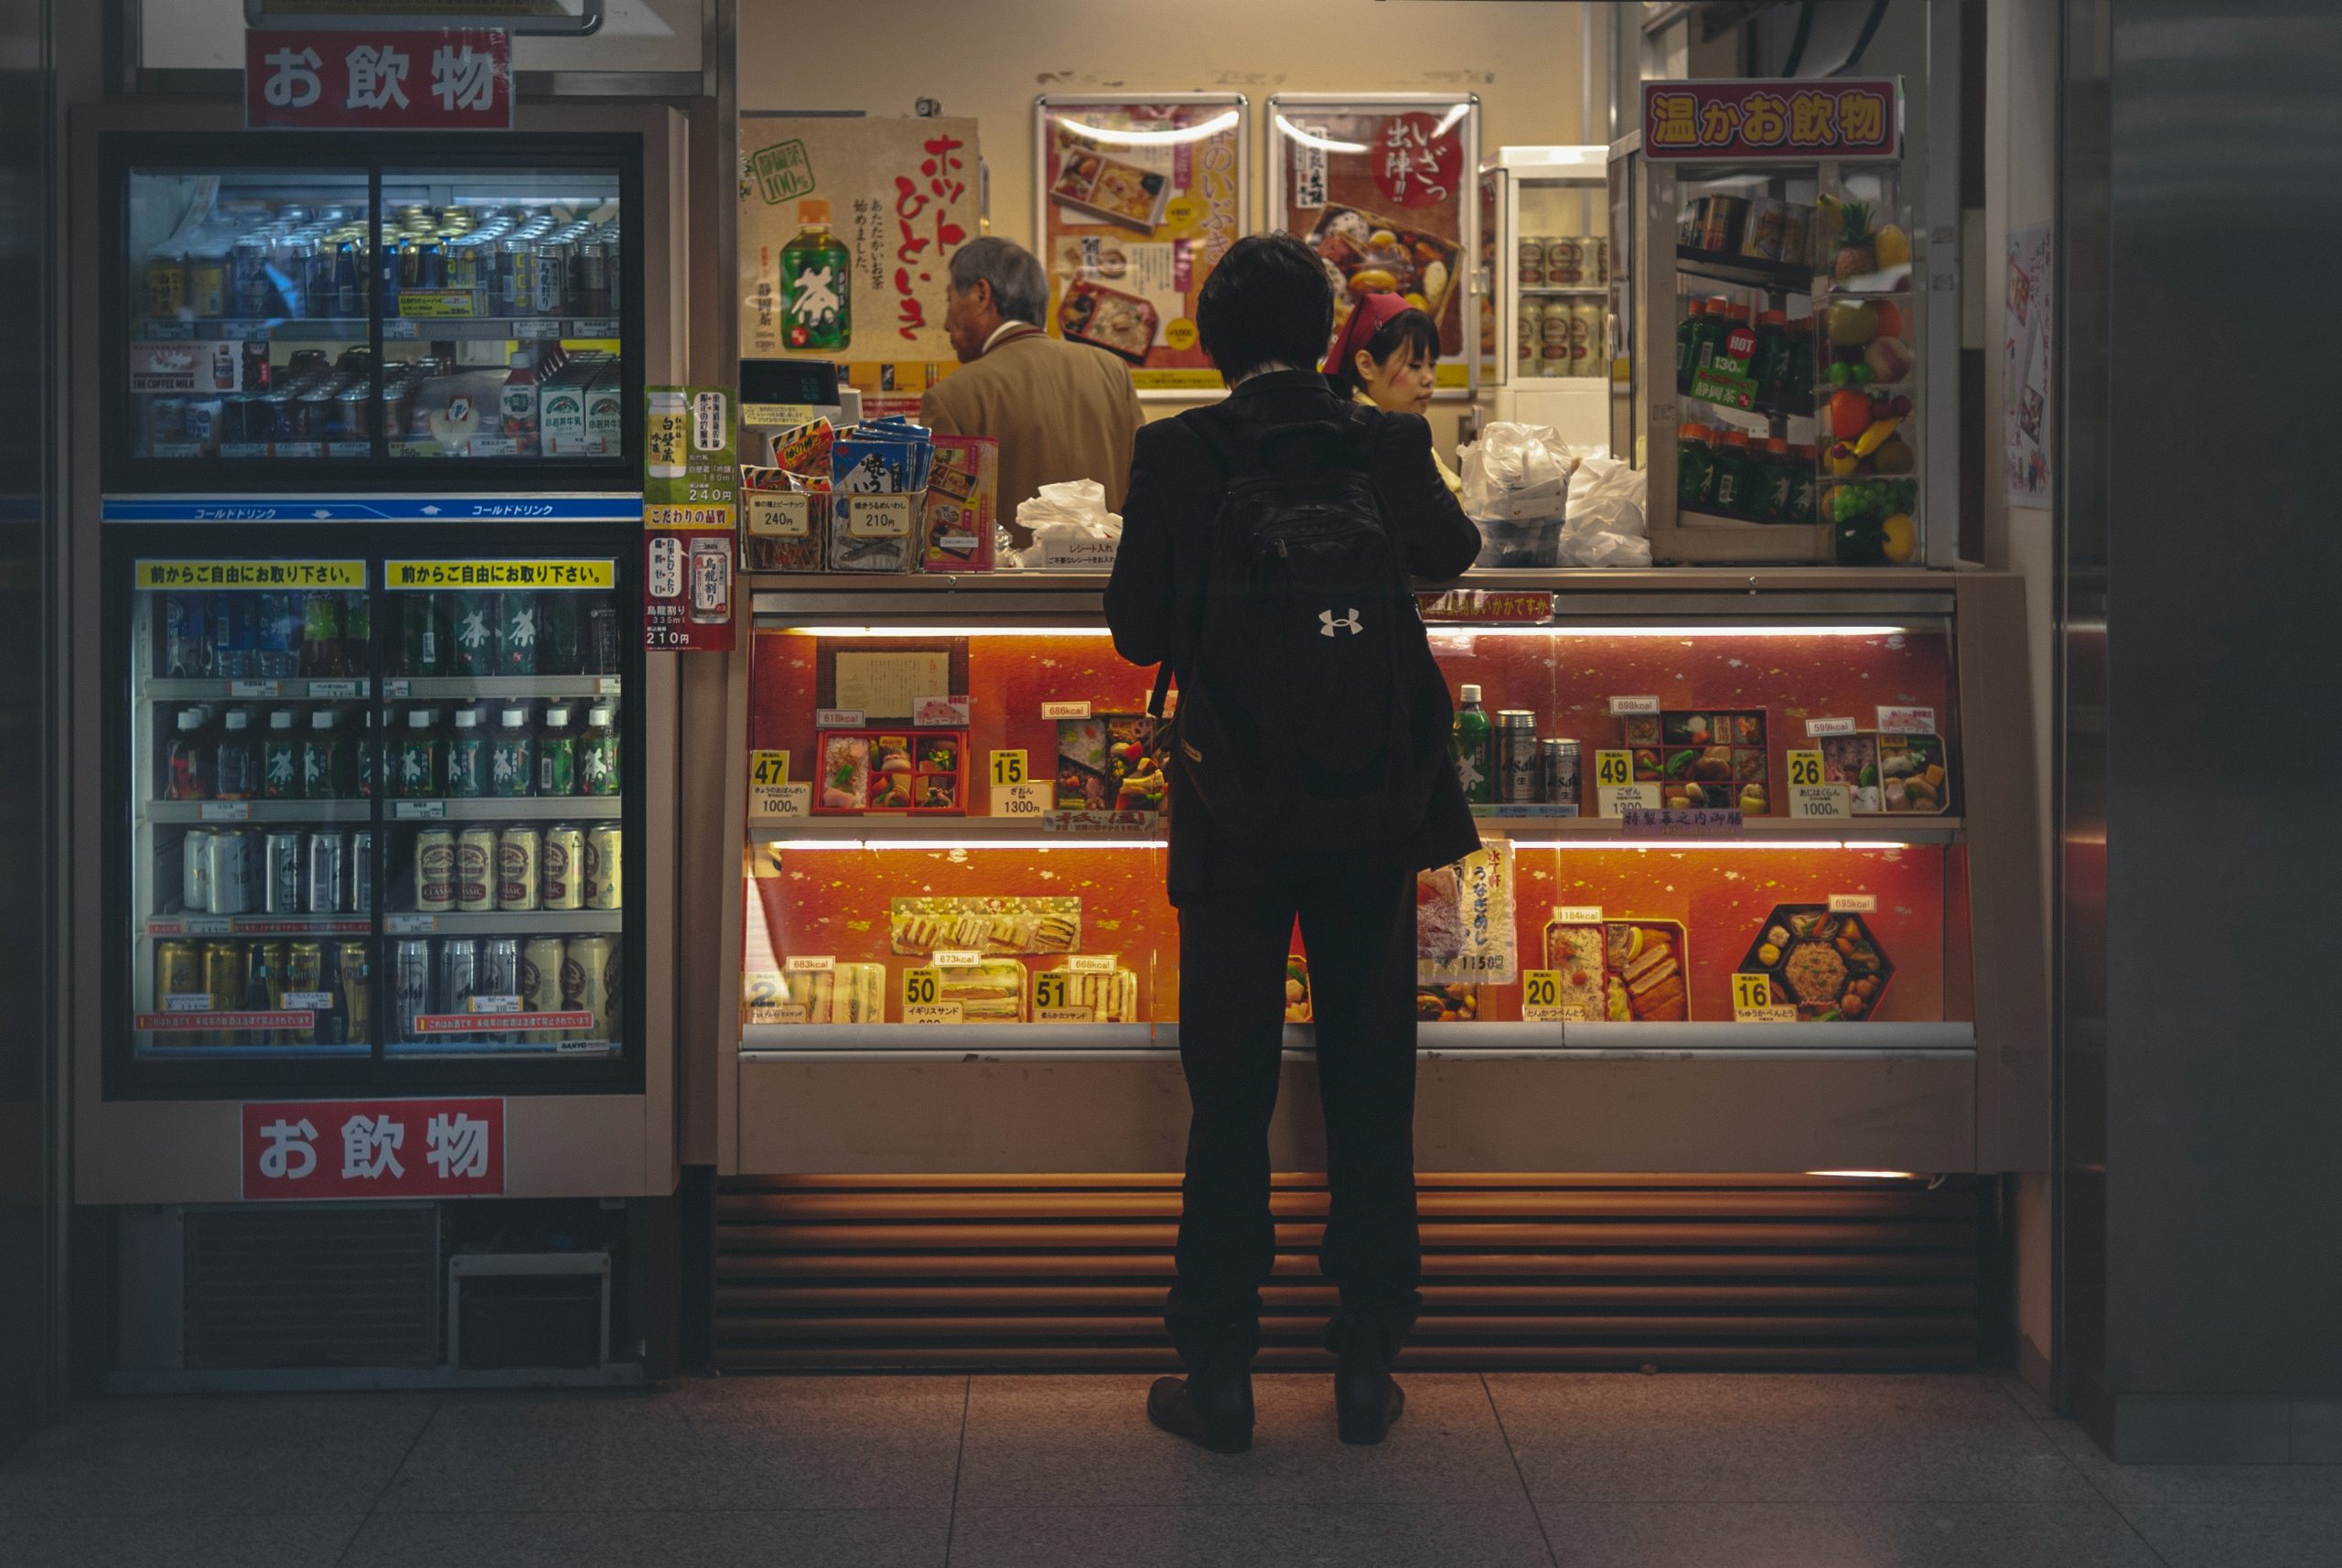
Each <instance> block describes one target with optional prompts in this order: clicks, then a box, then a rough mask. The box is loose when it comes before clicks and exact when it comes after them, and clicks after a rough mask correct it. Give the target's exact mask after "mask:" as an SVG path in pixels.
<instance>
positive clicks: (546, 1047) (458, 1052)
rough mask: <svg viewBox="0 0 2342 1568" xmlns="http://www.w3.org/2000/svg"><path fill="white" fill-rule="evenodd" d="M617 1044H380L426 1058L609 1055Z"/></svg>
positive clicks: (394, 1052)
mask: <svg viewBox="0 0 2342 1568" xmlns="http://www.w3.org/2000/svg"><path fill="white" fill-rule="evenodd" d="M618 1049H619V1047H617V1046H614V1045H612V1044H610V1042H609V1041H607V1040H542V1041H540V1040H470V1041H455V1040H392V1041H391V1042H389V1043H388V1044H386V1045H384V1046H383V1047H382V1054H383V1055H384V1056H386V1057H406V1058H411V1059H428V1058H434V1057H466V1058H472V1059H475V1060H477V1059H478V1058H481V1057H610V1056H616V1055H618Z"/></svg>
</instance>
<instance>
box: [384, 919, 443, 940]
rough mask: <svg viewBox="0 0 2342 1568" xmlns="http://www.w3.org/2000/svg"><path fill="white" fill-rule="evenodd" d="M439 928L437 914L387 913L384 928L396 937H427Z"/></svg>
mask: <svg viewBox="0 0 2342 1568" xmlns="http://www.w3.org/2000/svg"><path fill="white" fill-rule="evenodd" d="M382 929H384V930H385V931H388V932H389V933H390V934H391V935H392V936H394V937H427V936H429V935H430V934H431V933H432V932H434V931H435V930H437V929H439V917H438V916H436V915H385V916H383V917H382Z"/></svg>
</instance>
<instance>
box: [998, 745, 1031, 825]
mask: <svg viewBox="0 0 2342 1568" xmlns="http://www.w3.org/2000/svg"><path fill="white" fill-rule="evenodd" d="M992 782H993V788H994V789H1001V788H1003V787H1004V786H1006V785H1010V784H1022V783H1024V782H1025V754H1024V753H1023V752H1021V751H995V752H994V753H993V754H992ZM993 814H994V816H998V815H999V814H1000V813H999V812H997V811H995V812H994V813H993Z"/></svg>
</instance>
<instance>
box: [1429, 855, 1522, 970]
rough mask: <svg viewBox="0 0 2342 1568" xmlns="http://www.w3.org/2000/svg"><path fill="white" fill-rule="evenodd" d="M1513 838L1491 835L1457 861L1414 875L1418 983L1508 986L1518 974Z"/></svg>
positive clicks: (1518, 945) (1518, 947)
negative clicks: (1470, 852)
mask: <svg viewBox="0 0 2342 1568" xmlns="http://www.w3.org/2000/svg"><path fill="white" fill-rule="evenodd" d="M1513 886H1514V884H1513V865H1512V841H1511V840H1510V839H1500V838H1491V839H1488V840H1487V841H1486V842H1485V843H1483V845H1482V846H1481V848H1480V849H1479V850H1478V851H1477V852H1476V853H1475V854H1468V855H1466V856H1465V857H1464V858H1463V859H1462V860H1459V861H1457V862H1456V864H1455V865H1442V866H1435V867H1434V868H1433V869H1432V870H1429V871H1425V872H1421V873H1419V874H1417V875H1416V877H1415V983H1417V984H1418V985H1421V984H1423V983H1427V982H1433V981H1438V982H1448V981H1462V982H1466V983H1475V984H1489V985H1510V984H1512V983H1514V982H1515V981H1517V980H1518V979H1519V978H1520V975H1519V972H1518V970H1519V963H1520V944H1519V943H1518V941H1517V940H1515V938H1514V933H1513V918H1514V905H1513Z"/></svg>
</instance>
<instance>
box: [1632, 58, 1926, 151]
mask: <svg viewBox="0 0 2342 1568" xmlns="http://www.w3.org/2000/svg"><path fill="white" fill-rule="evenodd" d="M1902 150H1903V84H1902V82H1901V81H1898V80H1897V79H1896V78H1894V77H1891V76H1882V77H1831V78H1827V79H1823V80H1819V81H1815V80H1810V79H1807V78H1804V77H1790V78H1774V77H1762V78H1757V77H1744V78H1741V79H1738V80H1735V81H1646V82H1644V83H1643V156H1646V157H1651V158H1670V159H1702V158H1730V159H1733V160H1735V161H1741V162H1746V161H1747V160H1750V159H1781V160H1785V161H1788V162H1791V163H1808V162H1812V161H1814V160H1817V159H1821V158H1831V159H1834V160H1836V161H1838V162H1841V163H1843V162H1846V161H1848V160H1850V159H1857V158H1892V157H1897V156H1901V153H1902Z"/></svg>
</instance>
